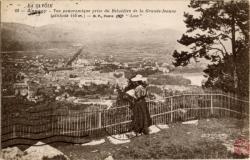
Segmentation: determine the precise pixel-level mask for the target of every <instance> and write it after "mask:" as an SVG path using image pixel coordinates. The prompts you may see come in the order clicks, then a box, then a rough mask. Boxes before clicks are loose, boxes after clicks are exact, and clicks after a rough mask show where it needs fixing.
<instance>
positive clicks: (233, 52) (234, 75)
mask: <svg viewBox="0 0 250 160" xmlns="http://www.w3.org/2000/svg"><path fill="white" fill-rule="evenodd" d="M231 27H232V55H233V63H234V64H233V65H234V71H233V79H234V89H235V90H236V91H237V89H238V75H237V73H238V72H237V64H236V63H237V60H236V58H237V55H236V48H235V47H236V46H235V16H234V12H233V13H232V25H231Z"/></svg>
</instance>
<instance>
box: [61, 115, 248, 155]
mask: <svg viewBox="0 0 250 160" xmlns="http://www.w3.org/2000/svg"><path fill="white" fill-rule="evenodd" d="M247 126H248V123H246V121H240V120H236V119H210V120H205V119H204V120H200V121H199V124H198V126H195V125H183V124H181V123H176V124H171V125H170V129H167V130H163V131H161V132H159V133H157V134H152V135H148V136H145V135H143V136H140V137H138V138H134V139H132V140H131V142H130V143H127V144H122V145H113V144H110V143H109V142H107V140H106V143H104V144H102V145H99V146H80V145H60V146H56V147H57V148H58V149H59V150H61V151H62V152H64V153H65V154H66V155H68V156H69V157H70V158H71V159H72V160H78V159H90V160H91V159H104V158H105V157H107V156H108V155H112V156H113V157H114V158H115V159H148V158H153V159H159V158H239V156H236V155H233V154H231V153H230V152H229V151H227V149H226V147H225V146H224V145H222V144H223V143H231V144H233V142H234V141H235V139H237V138H239V137H242V136H243V137H245V138H247V137H248V136H247V135H248V131H247V128H248V127H247ZM202 134H212V135H214V136H211V137H206V138H203V137H201V135H202ZM221 134H226V135H227V137H226V138H223V137H220V136H218V135H221Z"/></svg>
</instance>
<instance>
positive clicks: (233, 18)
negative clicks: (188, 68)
mask: <svg viewBox="0 0 250 160" xmlns="http://www.w3.org/2000/svg"><path fill="white" fill-rule="evenodd" d="M189 7H190V8H192V9H194V11H195V12H196V14H190V13H184V17H185V21H184V22H185V23H186V27H187V28H188V30H187V32H186V33H185V34H183V35H182V37H181V39H180V40H178V42H179V43H180V44H182V45H184V46H188V47H189V48H190V51H181V52H178V51H177V50H175V51H174V53H173V57H174V58H175V61H174V62H173V64H174V65H175V66H185V65H187V64H189V63H190V60H191V59H194V60H195V61H196V62H198V60H199V58H205V59H207V60H209V61H210V62H211V64H210V65H208V68H207V69H206V70H205V73H206V74H207V76H208V81H207V82H206V83H205V87H212V88H221V89H223V90H225V91H231V92H232V91H233V92H237V93H239V94H241V95H243V96H247V95H248V82H249V75H248V74H249V62H248V59H249V55H248V40H249V33H248V29H249V17H248V14H249V4H248V1H246V0H241V1H213V0H210V1H195V0H191V2H190V5H189ZM197 15H198V16H197ZM229 46H230V47H229Z"/></svg>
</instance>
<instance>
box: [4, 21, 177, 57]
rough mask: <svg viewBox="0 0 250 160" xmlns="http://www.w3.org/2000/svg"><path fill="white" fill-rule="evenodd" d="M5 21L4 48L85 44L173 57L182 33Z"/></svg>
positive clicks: (98, 51) (100, 51)
mask: <svg viewBox="0 0 250 160" xmlns="http://www.w3.org/2000/svg"><path fill="white" fill-rule="evenodd" d="M1 24H2V27H1V33H2V51H20V50H22V51H23V50H24V51H25V50H38V49H51V48H59V49H60V48H68V47H72V46H74V44H81V45H82V46H84V47H85V51H87V52H89V53H91V54H93V55H107V54H113V55H117V56H123V57H127V56H146V57H147V56H149V57H155V54H158V55H159V56H158V58H159V59H161V58H162V57H165V58H166V59H169V58H171V54H172V52H173V50H174V49H175V48H176V44H177V39H179V38H180V36H181V33H180V32H178V31H176V30H173V29H157V30H153V29H148V30H140V29H139V28H136V29H133V28H131V29H127V30H126V29H119V28H115V27H113V28H111V27H107V26H106V28H105V29H100V30H98V25H97V24H96V26H91V25H89V24H81V25H76V24H74V25H70V24H67V25H59V24H50V25H45V26H41V27H33V26H29V25H25V24H19V23H1ZM93 28H95V29H93ZM99 28H100V27H99ZM128 28H129V27H128Z"/></svg>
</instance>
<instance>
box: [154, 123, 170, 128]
mask: <svg viewBox="0 0 250 160" xmlns="http://www.w3.org/2000/svg"><path fill="white" fill-rule="evenodd" d="M157 127H158V128H160V129H168V128H169V126H168V125H167V124H158V125H157Z"/></svg>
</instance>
